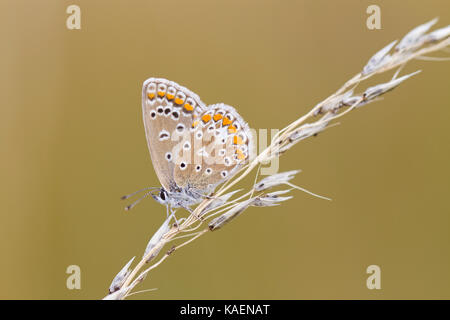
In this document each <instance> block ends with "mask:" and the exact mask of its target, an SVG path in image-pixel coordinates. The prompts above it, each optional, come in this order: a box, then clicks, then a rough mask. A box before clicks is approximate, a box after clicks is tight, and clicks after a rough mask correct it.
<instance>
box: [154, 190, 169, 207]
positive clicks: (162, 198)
mask: <svg viewBox="0 0 450 320" xmlns="http://www.w3.org/2000/svg"><path fill="white" fill-rule="evenodd" d="M152 198H153V199H155V200H156V201H157V202H159V203H161V204H162V205H167V204H168V202H169V193H168V192H167V191H166V190H165V189H164V188H160V189H159V192H157V193H154V194H152Z"/></svg>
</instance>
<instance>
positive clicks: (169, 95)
mask: <svg viewBox="0 0 450 320" xmlns="http://www.w3.org/2000/svg"><path fill="white" fill-rule="evenodd" d="M173 98H175V96H174V95H173V94H170V93H168V94H167V99H169V100H172V99H173Z"/></svg>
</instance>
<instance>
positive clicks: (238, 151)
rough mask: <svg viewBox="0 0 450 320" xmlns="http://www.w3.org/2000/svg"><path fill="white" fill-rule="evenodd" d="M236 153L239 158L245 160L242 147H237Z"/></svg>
mask: <svg viewBox="0 0 450 320" xmlns="http://www.w3.org/2000/svg"><path fill="white" fill-rule="evenodd" d="M236 154H237V158H238V159H239V160H244V159H245V154H244V153H243V152H242V150H241V149H237V150H236Z"/></svg>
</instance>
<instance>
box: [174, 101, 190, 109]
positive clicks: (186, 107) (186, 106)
mask: <svg viewBox="0 0 450 320" xmlns="http://www.w3.org/2000/svg"><path fill="white" fill-rule="evenodd" d="M178 100H181V99H178ZM175 103H177V99H175ZM184 108H185V109H186V110H187V111H192V110H194V107H193V106H191V105H190V104H189V103H186V104H185V105H184Z"/></svg>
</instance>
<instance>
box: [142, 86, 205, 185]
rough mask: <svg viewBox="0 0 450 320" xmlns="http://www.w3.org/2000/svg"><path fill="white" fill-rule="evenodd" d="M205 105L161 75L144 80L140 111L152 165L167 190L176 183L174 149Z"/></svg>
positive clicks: (189, 92)
mask: <svg viewBox="0 0 450 320" xmlns="http://www.w3.org/2000/svg"><path fill="white" fill-rule="evenodd" d="M205 109H206V107H205V105H204V103H203V102H202V101H201V100H200V98H199V97H198V96H197V95H196V94H195V93H193V92H191V91H190V90H188V89H186V88H184V87H182V86H180V85H178V84H176V83H175V82H172V81H168V80H165V79H161V78H150V79H148V80H146V81H145V82H144V84H143V89H142V112H143V119H144V127H145V135H146V139H147V145H148V149H149V152H150V156H151V159H152V163H153V167H154V169H155V172H156V175H157V176H158V179H159V180H160V182H161V185H162V186H163V187H164V188H165V189H166V190H171V189H172V188H173V187H174V186H176V182H175V180H174V167H175V166H176V165H177V164H176V160H177V157H176V155H175V153H174V149H176V147H177V146H178V145H179V143H180V141H181V140H182V139H183V137H185V136H187V135H189V129H190V126H191V125H192V122H193V120H194V117H196V115H198V114H200V113H202V112H203V110H205Z"/></svg>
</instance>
